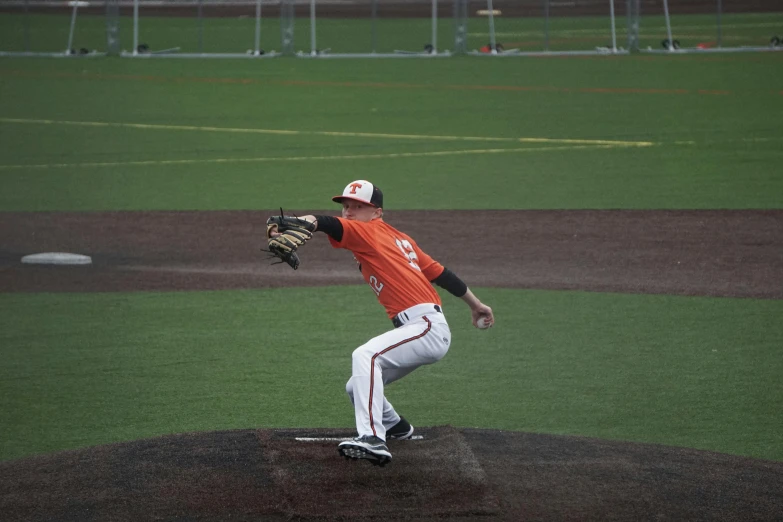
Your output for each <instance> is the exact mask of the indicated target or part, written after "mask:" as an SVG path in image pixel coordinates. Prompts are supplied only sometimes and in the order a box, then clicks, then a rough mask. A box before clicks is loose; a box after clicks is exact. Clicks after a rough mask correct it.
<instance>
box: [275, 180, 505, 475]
mask: <svg viewBox="0 0 783 522" xmlns="http://www.w3.org/2000/svg"><path fill="white" fill-rule="evenodd" d="M332 200H333V201H335V202H337V203H340V204H342V217H332V216H312V215H311V216H303V217H301V218H292V217H287V216H282V212H281V216H279V217H277V216H275V217H271V218H269V220H268V221H267V237H268V246H269V250H270V251H271V252H272V253H273V254H275V255H276V256H278V257H280V258H281V259H283V260H284V261H286V262H288V263H289V264H290V265H291V266H292V267H293V268H296V267H298V264H299V259H298V257H297V255H296V249H297V248H298V247H299V246H302V245H303V244H304V242H305V241H307V240H308V239H310V237H312V233H313V232H315V231H320V232H324V233H325V234H326V235H327V236H328V238H329V242H330V243H331V244H332V246H333V247H334V248H344V249H347V250H350V251H351V252H353V255H354V258H355V259H356V261H357V263H358V264H359V269H360V270H361V273H362V276H363V277H364V280H365V281H366V282H367V284H369V285H370V288H371V289H372V291H373V292H374V293H375V295H376V297H377V298H378V301H379V302H380V303H381V305H382V306H383V307H384V308H385V309H386V314H387V315H388V316H389V318H390V319H391V321H392V323H393V325H394V328H393V329H392V330H390V331H388V332H386V333H384V334H381V335H379V336H377V337H375V338H373V339H370V340H369V341H367V342H366V343H365V344H363V345H362V346H360V347H359V348H357V349H356V350H354V352H353V356H352V372H351V378H350V380H349V381H348V383H347V384H346V387H345V389H346V391H347V392H348V396H349V397H350V399H351V402H352V403H353V405H354V411H355V416H356V429H357V431H358V436H357V437H355V438H354V439H352V440H349V441H345V442H341V443H340V444H339V446H338V451H339V453H340V454H341V455H343V456H344V457H346V458H349V459H367V460H369V461H370V462H371V463H372V464H375V465H381V466H383V465H385V464H387V463H388V462H390V461H391V458H392V455H391V452H389V448H388V446H387V445H386V441H387V440H390V439H409V438H410V437H411V436H412V435H413V426H411V424H410V423H409V422H408V421H406V420H405V419H404V418H403V417H401V416H400V415H399V414H398V413H397V412H396V411H395V409H394V407H393V406H392V405H391V403H390V402H389V401H388V400H387V399H386V397H385V395H384V386H385V385H387V384H389V383H391V382H394V381H396V380H398V379H401V378H402V377H405V376H406V375H408V374H409V373H411V372H412V371H413V370H415V369H416V368H418V367H419V366H422V365H425V364H432V363H435V362H437V361H439V360H440V359H442V358H443V356H445V355H446V352H447V351H448V349H449V344H450V343H451V332H450V330H449V325H448V323H447V322H446V316H445V315H444V311H443V308H442V306H441V299H440V296H439V295H438V293H437V292H436V291H435V289H434V288H433V286H432V284H431V283H434V284H436V285H438V286H440V287H442V288H444V289H446V290H447V291H448V292H449V293H451V294H453V295H455V296H456V297H459V298H461V299H462V300H463V301H465V303H467V305H468V306H469V307H470V309H471V314H472V319H473V325H474V326H476V327H478V328H486V327H489V326H492V325H493V324H494V316H493V314H492V309H491V308H490V307H488V306H486V305H485V304H483V303H482V302H481V301H480V300H479V299H478V298H477V297H476V296H475V295H474V294H473V292H471V291H470V289H469V288H468V287H467V285H466V284H465V283H464V282H462V280H460V278H459V277H457V275H456V274H454V272H452V271H451V270H449V269H448V268H445V267H444V266H443V265H441V264H440V263H439V262H437V261H436V260H434V259H433V258H432V257H430V256H429V255H427V254H426V253H425V252H424V251H423V250H421V248H419V246H418V245H417V244H416V242H415V241H414V240H413V239H412V238H411V237H410V236H408V235H406V234H404V233H403V232H400V231H399V230H397V229H396V228H394V227H392V226H391V225H389V224H388V223H386V222H385V221H384V220H383V194H382V192H381V190H380V189H379V188H378V187H376V186H374V185H373V184H372V183H370V182H369V181H365V180H358V181H354V182H352V183H349V184H348V185H347V186H346V187H345V190H343V193H342V194H341V195H339V196H335V197H333V198H332Z"/></svg>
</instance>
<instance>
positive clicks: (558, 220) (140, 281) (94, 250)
mask: <svg viewBox="0 0 783 522" xmlns="http://www.w3.org/2000/svg"><path fill="white" fill-rule="evenodd" d="M305 212H307V211H301V212H300V213H305ZM273 213H274V211H257V212H249V211H248V212H110V213H98V212H88V213H46V212H43V213H3V214H2V218H1V219H0V238H1V239H0V292H42V291H47V292H62V291H66V292H81V291H84V292H88V291H89V292H98V291H138V290H203V289H233V288H266V287H276V286H301V285H307V286H317V285H335V284H362V283H363V281H362V279H361V276H360V274H359V272H358V271H357V270H356V267H355V264H354V262H353V260H352V258H351V255H350V253H348V252H346V251H341V250H335V249H333V248H331V247H330V246H329V244H328V242H327V241H326V238H325V237H324V236H323V235H321V234H317V235H316V238H315V239H314V240H313V241H311V242H310V243H308V244H307V245H306V247H305V248H304V249H303V250H302V252H301V254H302V255H301V257H302V260H303V261H302V266H301V267H300V269H299V270H297V271H294V270H291V269H290V268H289V267H287V266H284V265H279V266H271V265H270V264H269V261H268V260H267V259H266V258H265V254H264V253H262V252H260V250H259V247H260V246H261V245H262V244H263V240H262V238H263V236H264V222H265V221H266V218H267V217H268V216H269V215H271V214H273ZM386 219H387V221H388V222H389V223H391V224H392V225H394V226H396V227H398V228H400V229H401V230H403V231H405V232H407V233H409V234H410V235H412V236H413V237H414V238H415V239H416V240H417V241H418V243H419V245H420V246H421V247H422V248H423V249H424V250H425V251H427V252H429V253H430V254H431V255H432V256H433V257H435V258H436V259H438V260H440V261H441V262H443V264H445V265H446V266H448V267H449V268H451V269H452V270H454V271H455V272H456V273H457V274H459V275H460V276H461V277H462V278H463V279H464V280H465V281H466V282H467V283H468V284H469V285H472V286H475V287H479V286H492V287H502V288H537V289H564V290H565V289H568V290H589V291H610V292H628V293H658V294H677V295H705V296H725V297H755V298H766V299H781V298H783V210H766V211H764V210H742V211H717V210H705V211H624V210H616V211H612V210H605V211H592V210H569V211H450V212H436V211H431V212H426V211H410V212H402V211H400V212H389V213H387V217H386ZM39 252H71V253H80V254H86V255H90V256H92V258H93V264H92V265H89V266H70V267H53V266H33V265H23V264H22V263H21V262H20V260H21V258H22V256H24V255H26V254H33V253H39Z"/></svg>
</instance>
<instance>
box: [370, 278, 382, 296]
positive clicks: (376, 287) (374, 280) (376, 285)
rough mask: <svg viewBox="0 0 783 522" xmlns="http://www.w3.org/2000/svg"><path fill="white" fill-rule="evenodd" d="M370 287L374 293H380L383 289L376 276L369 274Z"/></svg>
mask: <svg viewBox="0 0 783 522" xmlns="http://www.w3.org/2000/svg"><path fill="white" fill-rule="evenodd" d="M370 287H371V288H372V289H373V292H375V295H381V290H383V283H381V282H380V281H378V278H377V277H375V276H370Z"/></svg>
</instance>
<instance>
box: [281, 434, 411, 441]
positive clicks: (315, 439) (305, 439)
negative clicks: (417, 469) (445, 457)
mask: <svg viewBox="0 0 783 522" xmlns="http://www.w3.org/2000/svg"><path fill="white" fill-rule="evenodd" d="M423 439H424V435H413V436H412V437H411V438H410V439H405V440H423ZM294 440H296V441H297V442H345V441H347V440H353V437H345V438H342V437H295V438H294Z"/></svg>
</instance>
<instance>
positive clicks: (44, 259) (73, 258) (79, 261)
mask: <svg viewBox="0 0 783 522" xmlns="http://www.w3.org/2000/svg"><path fill="white" fill-rule="evenodd" d="M22 263H24V264H26V265H91V264H92V258H91V257H90V256H85V255H82V254H71V253H68V252H41V253H40V254H30V255H28V256H24V257H23V258H22Z"/></svg>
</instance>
